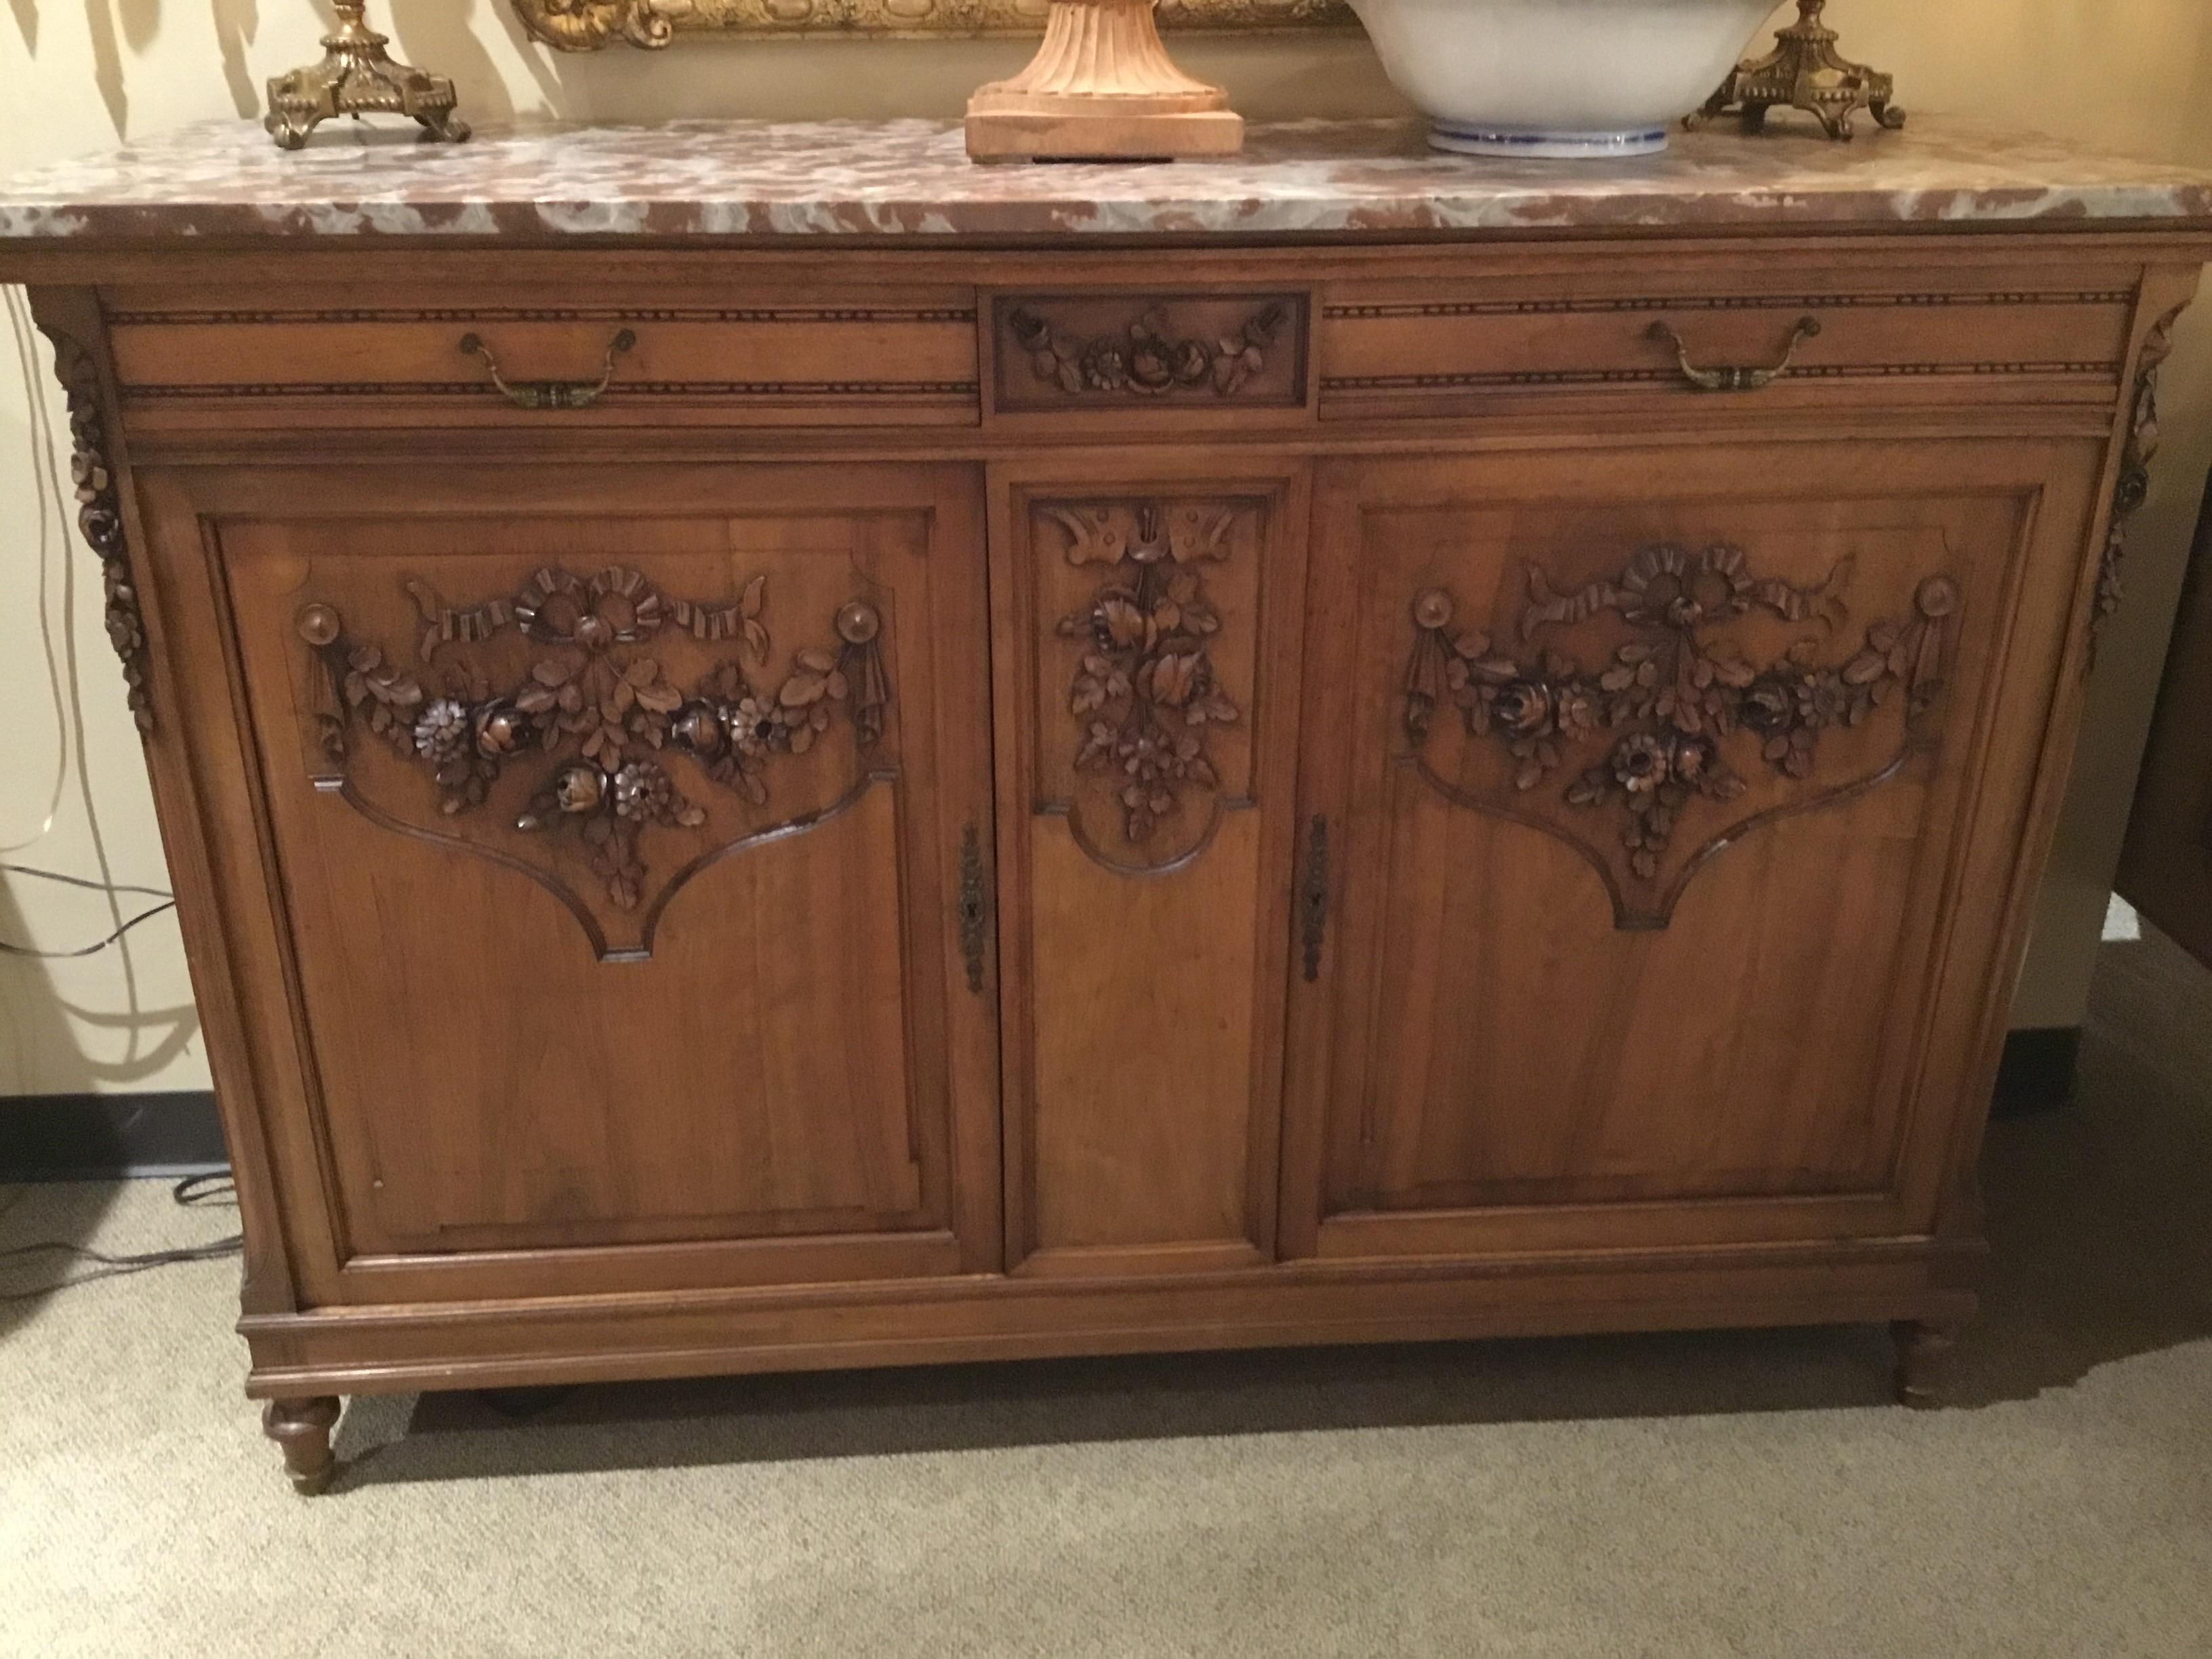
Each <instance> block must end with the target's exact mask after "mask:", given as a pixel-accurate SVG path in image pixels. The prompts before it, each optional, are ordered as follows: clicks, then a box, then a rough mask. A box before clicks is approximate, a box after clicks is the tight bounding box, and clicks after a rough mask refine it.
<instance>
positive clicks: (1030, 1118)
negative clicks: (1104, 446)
mask: <svg viewBox="0 0 2212 1659" xmlns="http://www.w3.org/2000/svg"><path fill="white" fill-rule="evenodd" d="M1301 500H1302V496H1301V493H1300V490H1299V489H1298V487H1297V480H1296V478H1295V476H1287V477H1286V476H1285V474H1284V473H1283V472H1281V471H1275V470H1272V469H1270V470H1259V469H1255V470H1254V471H1253V472H1252V473H1249V474H1245V475H1242V476H1240V475H1238V474H1237V473H1235V472H1231V473H1230V474H1228V475H1227V476H1225V477H1216V478H1212V479H1204V478H1193V477H1184V476H1180V475H1178V474H1177V473H1176V471H1175V470H1173V469H1169V470H1167V471H1165V472H1164V473H1163V474H1161V475H1158V476H1151V477H1143V478H1139V479H1130V478H1127V477H1118V476H1115V474H1114V473H1113V472H1112V471H1110V470H1109V469H1106V468H1098V469H1095V470H1093V469H1085V471H1081V472H1071V471H1054V472H1053V473H1052V474H1050V475H1049V476H1048V477H1045V476H1034V475H1016V476H1010V477H1006V478H1004V479H1002V481H1001V483H1000V487H999V489H998V491H997V492H996V513H997V517H996V520H995V523H996V524H997V525H998V526H1000V530H999V533H997V534H996V535H995V536H994V541H995V549H994V560H995V568H996V571H997V574H996V576H995V577H994V589H995V591H996V599H995V603H996V604H997V605H998V614H999V617H1000V640H1001V641H1004V642H1006V643H1007V644H1008V645H1011V647H1012V648H1011V649H1002V651H1001V653H1000V659H999V660H1000V666H999V671H998V674H997V677H996V678H997V684H998V698H999V724H1000V744H999V752H1000V813H1001V823H1002V835H1003V837H1004V841H1003V845H1004V848H1005V852H1004V854H1003V855H1002V865H1003V866H1004V867H1005V868H1006V870H1007V871H1008V872H1010V876H1011V880H1010V881H1009V883H1008V884H1007V885H1006V887H1005V888H1004V890H1003V897H1002V903H1003V906H1004V911H1005V922H1004V928H1003V931H1004V934H1005V937H1006V941H1007V943H1006V948H1007V950H1008V951H1010V952H1012V954H1013V957H1015V958H1016V959H1018V961H1019V963H1020V964H1021V967H1020V970H1019V975H1018V977H1017V978H1016V979H1015V980H1014V981H1013V982H1014V983H1015V984H1016V985H1017V986H1018V987H1020V989H1019V990H1018V992H1017V994H1016V996H1015V999H1014V1000H1013V1002H1012V1004H1011V1005H1010V1012H1009V1016H1008V1018H1009V1022H1010V1024H1009V1032H1008V1066H1007V1075H1008V1086H1009V1089H1010V1091H1011V1097H1012V1106H1011V1108H1010V1111H1009V1119H1008V1125H1007V1142H1008V1165H1007V1178H1008V1182H1009V1193H1008V1204H1009V1224H1008V1225H1009V1228H1010V1243H1009V1252H1010V1255H1011V1256H1012V1259H1013V1260H1014V1261H1017V1262H1019V1263H1021V1264H1023V1267H1024V1271H1028V1272H1094V1273H1108V1272H1117V1271H1118V1272H1121V1273H1129V1272H1133V1271H1149V1270H1158V1271H1170V1272H1172V1271H1194V1270H1198V1269H1200V1268H1203V1267H1220V1266H1224V1265H1234V1264H1236V1263H1237V1262H1256V1261H1260V1260H1261V1259H1262V1256H1263V1254H1264V1253H1267V1252H1269V1251H1270V1250H1271V1247H1272V1237H1273V1208H1272V1206H1273V1187H1274V1126H1275V1118H1276V1112H1277V1104H1276V1092H1275V1091H1276V1088H1277V1079H1278V1078H1279V1066H1280V1059H1279V1055H1280V1042H1281V1037H1280V1030H1281V1028H1280V1009H1281V992H1280V985H1281V979H1282V973H1283V964H1284V960H1285V949H1286V943H1287V938H1288V928H1289V915H1288V911H1287V908H1286V907H1285V905H1283V903H1282V902H1281V900H1280V897H1279V896H1280V895H1281V894H1283V893H1284V892H1285V889H1286V885H1287V862H1288V857H1289V852H1290V848H1289V829H1290V808H1291V776H1292V765H1293V763H1292V758H1291V757H1292V750H1291V747H1290V745H1291V743H1292V742H1293V741H1294V729H1293V726H1294V720H1295V709H1294V706H1293V702H1292V699H1291V695H1290V688H1291V686H1292V685H1293V684H1295V677H1296V665H1297V651H1298V639H1297V626H1298V615H1297V612H1298V611H1299V605H1298V603H1297V581H1298V576H1299V572H1300V569H1301V568H1302V563H1303V557H1304V539H1303V536H1302V534H1301V530H1302V525H1301V522H1300V517H1301V514H1300V502H1301ZM1014 872H1018V873H1014Z"/></svg>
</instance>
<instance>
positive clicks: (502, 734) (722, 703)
mask: <svg viewBox="0 0 2212 1659" xmlns="http://www.w3.org/2000/svg"><path fill="white" fill-rule="evenodd" d="M408 590H409V592H410V593H411V594H412V595H413V597H414V599H415V602H416V609H417V610H418V611H420V612H421V613H422V619H423V623H424V629H423V634H422V642H421V647H420V655H421V657H422V660H423V661H425V662H428V661H431V660H432V659H435V657H436V656H437V654H438V653H439V652H440V651H441V649H442V648H443V647H445V646H447V644H449V643H452V642H453V641H483V640H487V639H490V638H492V637H493V636H495V635H498V634H500V633H501V632H503V631H507V630H513V631H516V632H520V633H521V634H522V635H525V636H526V637H527V638H528V639H530V640H532V641H534V642H536V643H537V644H539V645H542V646H544V647H549V648H548V649H546V650H545V651H544V652H543V653H541V654H538V655H537V656H536V657H535V658H534V659H533V660H532V662H531V664H530V668H529V671H528V674H527V675H526V678H524V679H523V680H522V681H521V682H520V684H515V685H512V686H508V687H504V688H496V689H495V688H494V687H493V686H492V685H490V684H489V683H488V682H487V681H485V680H484V679H483V678H482V677H481V676H475V677H471V676H467V675H465V674H464V673H461V672H459V671H456V672H455V673H454V674H453V676H452V677H451V678H450V679H449V683H448V684H447V689H446V690H445V691H444V692H443V693H442V694H441V695H439V696H435V697H433V696H426V695H425V693H424V691H423V689H422V684H421V682H420V681H419V680H418V679H416V678H415V677H414V676H413V675H411V674H409V673H406V672H404V671H401V670H399V669H398V668H395V667H393V666H392V665H391V664H390V663H388V662H387V661H386V659H385V656H384V653H383V652H382V650H381V649H380V647H377V646H375V645H373V644H366V643H356V642H355V641H349V640H348V639H346V638H345V637H344V633H343V622H342V621H341V619H340V617H338V614H337V611H335V610H333V609H332V608H331V607H330V606H328V605H308V606H307V607H306V608H305V609H303V610H302V611H301V614H300V618H299V630H300V634H301V637H302V638H303V639H305V640H306V641H307V643H308V644H309V645H311V646H313V647H315V648H316V650H317V651H318V652H319V653H320V654H321V656H322V659H323V660H324V663H325V667H326V669H327V671H328V673H329V676H330V679H331V687H332V690H333V694H334V698H335V702H336V707H335V708H331V709H326V710H325V711H324V713H323V714H322V715H321V724H322V732H323V744H324V748H325V751H326V752H327V753H328V754H329V755H330V757H331V759H332V760H334V761H341V762H342V761H343V759H344V757H345V754H346V741H347V729H348V726H349V724H352V723H356V722H357V723H358V724H360V725H361V726H364V727H366V728H367V729H368V731H369V732H372V733H373V734H374V735H376V736H378V737H380V738H384V739H385V740H386V741H387V742H388V743H390V744H392V747H393V748H395V749H396V750H398V752H399V753H401V754H402V755H404V756H407V757H410V758H411V759H413V760H415V761H416V763H419V764H421V765H422V766H424V767H427V768H428V769H429V771H430V774H431V776H432V778H433V779H434V780H435V782H436V784H437V786H438V788H439V791H440V793H441V806H442V808H443V810H444V811H446V812H447V813H449V814H453V813H460V812H465V811H470V810H471V809H472V808H475V807H477V806H480V805H483V802H484V800H485V799H487V797H488V795H489V791H490V788H491V786H492V785H493V784H494V783H495V781H497V780H498V779H499V777H500V776H501V773H502V772H503V770H504V769H505V768H506V767H507V765H508V764H509V763H512V762H514V761H515V760H517V759H518V758H519V757H522V756H525V755H526V754H529V753H532V752H535V753H538V754H541V755H544V756H546V757H550V758H552V759H553V760H555V761H556V762H565V763H562V764H559V765H556V767H555V769H553V770H552V771H551V772H550V774H549V775H547V776H546V777H545V779H544V781H543V783H542V784H541V785H540V787H538V790H537V791H536V792H535V793H533V794H532V798H531V800H530V804H529V805H528V807H527V809H526V811H523V813H522V814H521V815H520V817H517V819H516V820H515V827H516V828H517V829H523V830H556V829H573V830H574V833H575V834H576V835H577V836H579V837H580V840H581V842H582V843H583V846H584V848H585V850H586V856H587V859H588V861H589V863H590V865H591V867H592V871H593V872H594V873H595V874H597V875H598V876H599V878H601V879H602V880H603V881H605V884H606V890H607V896H608V897H609V898H610V899H611V901H612V902H614V903H615V904H616V905H617V907H618V908H622V909H625V910H627V909H631V908H635V906H636V905H637V903H638V902H639V900H640V898H641V894H642V891H643V884H644V880H645V876H646V866H645V863H644V860H643V859H642V858H641V855H640V853H639V848H638V843H639V837H640V834H641V831H642V830H643V829H645V828H646V827H647V826H648V825H654V824H658V825H661V826H665V827H670V828H682V829H693V828H696V827H697V826H698V825H700V824H702V823H705V822H706V821H707V814H706V811H705V810H704V809H703V808H702V807H700V806H699V805H696V804H695V803H694V802H693V801H691V800H690V799H689V798H688V797H687V796H685V795H684V793H683V791H682V790H680V789H679V788H678V787H677V785H676V781H675V780H674V779H673V778H672V777H671V775H669V773H668V771H667V769H666V768H665V766H664V765H663V763H662V761H661V758H660V757H661V755H662V753H663V752H664V750H666V749H668V748H669V747H670V746H671V744H673V746H674V747H675V748H677V749H679V750H683V751H684V752H686V753H688V754H689V755H690V757H692V759H693V760H694V761H695V762H696V763H697V764H698V765H699V767H700V769H702V771H703V772H704V773H705V775H706V776H707V777H708V779H709V780H710V781H713V782H714V783H717V784H720V785H722V786H723V787H726V788H730V789H732V790H735V791H736V792H737V793H740V794H742V795H744V797H745V799H748V800H750V801H751V802H752V803H753V804H754V805H762V804H764V803H765V802H766V801H767V799H768V786H767V782H766V781H765V778H764V777H763V771H764V769H765V768H766V766H767V765H768V763H769V762H770V760H771V759H772V758H773V757H775V756H776V755H779V754H794V755H797V754H804V753H805V752H806V751H807V750H809V749H810V748H811V747H812V746H813V744H814V741H815V739H816V738H817V735H818V734H820V733H821V732H824V731H826V730H828V729H829V723H830V719H831V712H830V711H831V709H832V708H844V709H845V711H846V714H847V716H848V718H849V719H850V720H852V722H853V725H854V732H855V736H856V738H857V739H858V741H859V743H860V746H861V747H862V748H863V749H866V748H868V747H870V746H872V745H873V744H875V743H876V742H877V741H878V740H879V739H880V738H881V737H882V735H883V721H884V706H885V704H887V703H888V702H889V701H890V685H889V682H888V679H887V678H886V676H885V675H884V669H883V663H882V659H881V655H880V653H879V651H878V647H877V645H876V639H877V635H878V632H879V631H880V629H881V625H882V624H881V618H880V617H879V616H878V613H877V611H876V610H875V608H874V607H873V606H872V605H867V604H866V603H864V602H861V601H858V600H856V601H854V602H853V603H852V604H849V605H846V606H844V607H843V608H842V610H840V611H838V613H837V617H836V627H837V631H838V635H839V638H840V640H841V641H842V646H841V647H840V648H839V649H838V650H837V651H836V652H835V653H832V652H829V651H823V650H818V649H814V648H811V647H810V648H808V649H805V650H802V651H800V652H799V653H798V654H797V656H796V658H795V659H794V660H793V666H792V668H791V670H790V671H789V672H788V673H787V674H786V675H785V677H784V678H783V679H782V681H781V684H779V685H778V686H777V687H776V689H775V690H772V691H771V690H768V689H766V688H765V687H762V686H756V685H755V684H754V683H753V681H752V680H751V679H750V677H749V676H748V675H747V673H746V671H745V669H744V665H743V663H742V662H741V661H740V660H739V659H738V658H736V657H730V658H726V659H723V660H722V661H720V662H719V663H717V664H715V665H714V666H713V667H712V668H711V669H710V670H708V672H707V674H706V675H705V676H704V677H703V678H702V680H701V681H700V683H699V684H697V685H696V686H695V687H693V688H692V689H690V690H688V691H687V690H684V688H682V687H680V686H678V684H675V683H673V682H672V681H671V679H670V678H668V676H667V674H666V672H665V671H664V669H663V668H662V666H661V665H660V663H659V660H658V659H655V658H653V657H649V656H646V655H643V654H641V653H638V652H637V651H635V649H634V648H633V647H639V646H641V645H643V644H645V643H646V642H647V641H649V640H651V639H652V638H653V637H654V636H655V635H658V634H659V632H660V631H661V630H662V629H664V628H665V627H668V626H670V625H673V626H676V627H678V628H680V629H684V631H686V632H689V633H690V634H691V635H693V637H695V638H696V639H698V640H700V641H706V642H716V641H724V640H729V641H737V640H742V641H744V646H745V648H746V652H747V654H749V655H750V657H751V659H752V660H753V661H754V662H755V663H756V664H757V665H760V664H765V663H766V661H767V659H768V653H769V636H768V630H767V629H766V627H765V626H764V625H763V623H762V622H761V615H762V612H763V608H764V606H765V604H766V591H767V584H766V579H765V578H763V577H755V578H754V579H753V580H752V581H751V582H750V584H748V585H747V586H746V587H745V589H744V593H743V595H742V596H741V597H740V598H739V599H738V600H737V601H736V602H734V603H732V604H730V605H721V606H706V605H696V604H693V603H691V602H689V601H686V600H682V599H671V598H669V597H668V596H665V595H664V594H662V593H661V592H659V590H658V589H657V588H655V587H654V586H653V585H652V583H651V582H650V581H649V580H647V578H646V577H645V576H644V575H642V574H641V573H639V572H638V571H635V570H632V569H628V568H623V567H621V566H613V567H610V568H607V569H605V570H602V571H601V572H599V574H597V575H594V576H592V577H590V578H588V579H586V578H582V577H579V576H577V575H576V574H574V573H572V572H570V571H567V570H563V569H561V568H557V567H548V568H544V569H541V570H539V571H538V572H537V573H536V574H533V575H532V577H531V578H530V580H528V581H526V583H525V584H524V585H523V586H522V588H521V589H520V592H517V593H515V594H514V595H513V596H512V597H511V598H509V599H495V600H492V601H490V602H489V603H487V604H484V605H473V606H466V607H455V606H450V605H446V604H444V602H443V601H441V599H439V598H438V597H437V595H436V594H435V592H432V591H431V590H430V588H429V587H428V586H427V585H426V584H424V583H422V582H419V581H415V582H410V583H409V584H408Z"/></svg>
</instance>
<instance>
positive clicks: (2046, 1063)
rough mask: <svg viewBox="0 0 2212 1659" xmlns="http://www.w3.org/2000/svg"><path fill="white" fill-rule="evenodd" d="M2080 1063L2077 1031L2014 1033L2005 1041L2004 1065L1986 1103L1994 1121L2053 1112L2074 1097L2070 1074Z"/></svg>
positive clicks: (2043, 1028)
mask: <svg viewBox="0 0 2212 1659" xmlns="http://www.w3.org/2000/svg"><path fill="white" fill-rule="evenodd" d="M2080 1065H2081V1027H2080V1026H2078V1025H2046V1026H2039V1027H2037V1028H2035V1029H2033V1030H2026V1031H2015V1032H2014V1033H2013V1034H2012V1035H2011V1036H2008V1037H2007V1038H2006V1039H2005V1046H2004V1063H2003V1064H2002V1065H2001V1066H1998V1067H1997V1086H1996V1091H1995V1092H1994V1094H1993V1095H1992V1096H1991V1097H1990V1116H1991V1117H1994V1118H2008V1117H2026V1116H2027V1115H2029V1114H2030V1113H2033V1112H2052V1111H2056V1110H2057V1109H2058V1108H2060V1107H2061V1106H2063V1105H2065V1104H2066V1103H2067V1102H2069V1100H2071V1099H2073V1098H2074V1074H2075V1070H2076V1068H2078V1067H2079V1066H2080Z"/></svg>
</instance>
